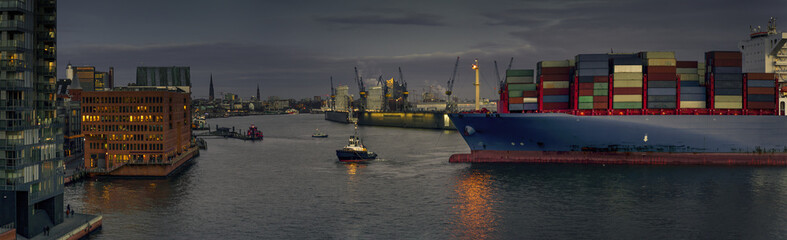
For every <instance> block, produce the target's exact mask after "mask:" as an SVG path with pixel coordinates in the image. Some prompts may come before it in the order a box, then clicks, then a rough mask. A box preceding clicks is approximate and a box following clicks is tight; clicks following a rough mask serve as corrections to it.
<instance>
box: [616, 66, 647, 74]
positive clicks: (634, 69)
mask: <svg viewBox="0 0 787 240" xmlns="http://www.w3.org/2000/svg"><path fill="white" fill-rule="evenodd" d="M613 72H616V73H641V72H642V65H615V66H614V68H613ZM640 76H641V74H640Z"/></svg>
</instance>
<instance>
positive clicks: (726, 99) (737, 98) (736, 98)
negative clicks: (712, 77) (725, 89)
mask: <svg viewBox="0 0 787 240" xmlns="http://www.w3.org/2000/svg"><path fill="white" fill-rule="evenodd" d="M713 100H715V101H716V102H732V103H741V104H743V96H724V95H716V96H714V98H713Z"/></svg>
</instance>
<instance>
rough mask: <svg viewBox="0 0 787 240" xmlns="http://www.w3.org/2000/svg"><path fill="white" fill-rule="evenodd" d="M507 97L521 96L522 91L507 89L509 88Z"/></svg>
mask: <svg viewBox="0 0 787 240" xmlns="http://www.w3.org/2000/svg"><path fill="white" fill-rule="evenodd" d="M508 97H509V98H518V97H522V91H517V90H514V91H511V90H510V89H509V90H508Z"/></svg>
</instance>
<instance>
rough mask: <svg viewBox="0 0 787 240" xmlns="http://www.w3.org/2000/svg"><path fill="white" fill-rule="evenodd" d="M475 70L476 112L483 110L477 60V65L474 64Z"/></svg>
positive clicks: (476, 62)
mask: <svg viewBox="0 0 787 240" xmlns="http://www.w3.org/2000/svg"><path fill="white" fill-rule="evenodd" d="M473 70H475V84H473V85H475V110H476V111H478V110H481V88H480V87H479V86H480V85H481V84H480V83H478V59H475V63H474V64H473Z"/></svg>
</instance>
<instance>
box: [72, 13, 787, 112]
mask: <svg viewBox="0 0 787 240" xmlns="http://www.w3.org/2000/svg"><path fill="white" fill-rule="evenodd" d="M153 3H154V1H149V0H143V1H141V2H133V3H132V2H111V3H110V2H93V1H85V0H76V1H73V2H68V3H67V4H65V3H64V2H61V4H60V6H59V7H60V9H61V11H60V14H59V16H58V20H59V22H58V26H60V28H59V29H58V30H59V32H58V35H59V36H58V45H59V55H58V72H59V74H58V75H59V76H58V77H59V78H64V73H65V71H64V69H65V65H66V64H67V63H69V62H70V63H72V64H74V65H75V66H80V65H93V66H96V67H97V68H99V69H107V68H108V67H110V66H113V67H115V71H116V82H117V84H116V85H117V86H125V85H127V84H128V83H130V82H133V80H134V79H135V69H136V67H138V66H190V67H191V69H192V73H191V76H192V79H193V80H192V85H193V97H194V98H207V97H208V83H209V80H210V75H211V74H213V77H214V78H215V83H214V85H215V89H216V90H215V91H216V93H217V94H219V93H220V92H227V93H229V92H232V93H236V94H238V95H240V96H242V97H244V98H247V97H249V96H253V95H255V86H256V85H257V84H259V85H260V91H261V95H262V98H263V99H264V98H267V97H268V96H272V95H278V96H281V97H292V98H295V99H299V98H307V97H311V96H325V95H327V94H328V93H329V89H330V80H329V79H330V77H331V76H333V78H334V85H335V86H338V85H347V86H349V87H350V92H351V93H352V94H354V95H356V96H357V85H356V84H355V82H354V80H353V78H354V72H353V67H355V66H357V67H358V69H359V71H361V72H362V75H363V76H364V78H366V79H369V78H375V79H376V78H377V77H378V76H379V75H383V77H384V78H391V77H395V78H397V79H398V71H397V67H402V71H403V74H404V78H405V81H407V82H408V86H409V88H410V90H411V91H413V92H414V93H418V92H419V91H420V89H423V88H426V87H428V86H429V85H436V86H439V87H444V86H445V82H446V81H447V80H448V78H449V77H450V74H451V72H452V70H453V62H454V60H455V58H456V57H457V56H459V57H461V58H462V62H460V66H459V72H458V77H457V81H456V86H455V89H454V92H455V94H454V95H455V96H458V97H460V98H471V97H472V94H473V93H472V91H473V90H472V84H471V82H472V77H473V74H472V72H471V69H470V63H471V61H472V60H473V59H474V58H478V59H479V61H480V64H481V71H482V75H481V77H482V81H481V85H482V86H481V94H482V97H486V98H496V96H495V95H496V88H495V87H496V77H495V75H494V66H493V64H492V61H493V60H497V61H498V65H499V68H500V69H501V72H502V70H503V69H505V68H506V67H507V65H508V61H509V59H510V58H511V57H513V58H514V61H513V68H520V69H532V68H535V65H536V62H538V61H540V60H562V59H569V58H573V56H574V55H576V54H580V53H607V52H610V51H613V52H638V51H647V50H667V51H675V52H676V55H677V57H678V59H680V60H701V56H702V53H704V52H706V51H711V50H737V47H736V46H737V44H738V42H739V41H740V40H743V39H745V37H746V35H747V34H748V33H749V26H750V25H752V26H755V27H756V26H758V25H759V26H762V27H765V25H766V24H767V21H768V19H769V18H770V17H776V18H777V19H778V20H777V28H778V29H779V30H783V29H785V27H784V24H783V23H781V21H782V20H787V14H785V13H784V12H781V11H779V10H781V9H784V7H777V6H786V5H787V3H784V2H779V1H757V3H751V2H745V3H744V2H736V1H692V2H679V1H666V2H664V1H659V2H655V1H581V0H578V1H546V2H544V1H513V0H512V1H506V0H501V1H494V2H484V3H483V4H480V3H477V2H470V1H463V2H453V1H450V2H449V1H445V2H444V1H430V2H415V1H402V2H395V3H386V4H385V5H379V4H376V3H370V2H364V1H344V2H342V3H340V4H336V3H334V2H320V1H308V2H299V3H297V4H296V3H292V2H273V3H267V2H258V1H235V2H233V3H225V4H220V5H216V4H215V2H208V1H190V2H189V4H188V5H184V4H182V3H173V2H155V4H153ZM151 5H153V6H156V7H155V8H150V7H149V6H151ZM642 9H649V11H648V12H647V13H645V12H642V11H641V10H642ZM99 20H100V21H99ZM140 20H144V21H140ZM96 33H100V34H99V35H96ZM368 86H370V85H369V84H368V82H367V87H368Z"/></svg>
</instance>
